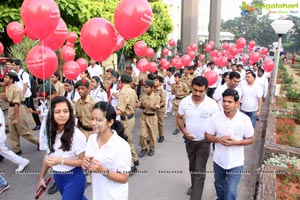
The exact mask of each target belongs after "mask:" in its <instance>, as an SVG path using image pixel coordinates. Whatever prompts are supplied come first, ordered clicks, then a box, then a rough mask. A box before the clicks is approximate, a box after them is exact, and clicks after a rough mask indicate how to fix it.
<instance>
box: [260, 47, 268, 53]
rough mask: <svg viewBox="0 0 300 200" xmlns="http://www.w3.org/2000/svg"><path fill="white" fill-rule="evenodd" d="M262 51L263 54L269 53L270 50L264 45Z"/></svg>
mask: <svg viewBox="0 0 300 200" xmlns="http://www.w3.org/2000/svg"><path fill="white" fill-rule="evenodd" d="M261 53H262V54H268V53H269V50H268V49H267V48H266V47H263V48H262V49H261Z"/></svg>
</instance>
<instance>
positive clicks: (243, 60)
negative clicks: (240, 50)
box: [242, 55, 249, 63]
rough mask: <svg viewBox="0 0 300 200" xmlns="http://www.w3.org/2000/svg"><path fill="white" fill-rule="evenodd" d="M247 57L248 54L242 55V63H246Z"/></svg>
mask: <svg viewBox="0 0 300 200" xmlns="http://www.w3.org/2000/svg"><path fill="white" fill-rule="evenodd" d="M248 59H249V56H248V55H244V56H243V57H242V62H243V63H246V62H247V61H248Z"/></svg>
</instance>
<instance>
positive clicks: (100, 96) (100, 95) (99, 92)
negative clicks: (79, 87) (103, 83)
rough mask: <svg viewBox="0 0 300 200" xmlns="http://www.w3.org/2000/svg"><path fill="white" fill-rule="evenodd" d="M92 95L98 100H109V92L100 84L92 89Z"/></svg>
mask: <svg viewBox="0 0 300 200" xmlns="http://www.w3.org/2000/svg"><path fill="white" fill-rule="evenodd" d="M90 96H91V97H92V98H93V99H94V100H95V101H96V102H99V101H108V98H107V93H106V92H105V90H103V89H102V88H101V87H100V86H98V87H97V88H96V89H92V90H91V91H90Z"/></svg>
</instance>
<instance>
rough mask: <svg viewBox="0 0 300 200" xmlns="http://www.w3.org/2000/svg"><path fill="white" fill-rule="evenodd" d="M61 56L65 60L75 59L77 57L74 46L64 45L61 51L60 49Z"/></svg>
mask: <svg viewBox="0 0 300 200" xmlns="http://www.w3.org/2000/svg"><path fill="white" fill-rule="evenodd" d="M60 57H61V58H62V59H63V60H64V61H66V62H67V61H71V60H74V58H75V51H74V49H73V48H72V47H69V46H66V45H65V46H63V47H62V48H61V51H60Z"/></svg>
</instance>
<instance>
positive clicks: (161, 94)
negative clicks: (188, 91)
mask: <svg viewBox="0 0 300 200" xmlns="http://www.w3.org/2000/svg"><path fill="white" fill-rule="evenodd" d="M154 93H155V94H158V96H159V97H160V103H161V102H162V101H164V102H166V98H167V92H166V91H165V90H164V89H163V88H162V87H159V88H156V89H155V90H154ZM164 106H165V104H164V105H163V106H161V107H160V109H164ZM160 109H159V110H160Z"/></svg>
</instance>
